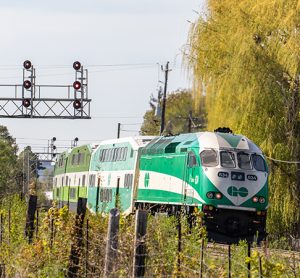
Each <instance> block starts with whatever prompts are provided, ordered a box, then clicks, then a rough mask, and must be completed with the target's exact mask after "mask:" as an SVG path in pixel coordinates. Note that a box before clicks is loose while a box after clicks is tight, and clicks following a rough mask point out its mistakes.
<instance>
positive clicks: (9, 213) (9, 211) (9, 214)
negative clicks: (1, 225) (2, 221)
mask: <svg viewBox="0 0 300 278" xmlns="http://www.w3.org/2000/svg"><path fill="white" fill-rule="evenodd" d="M10 225H11V210H10V205H9V208H8V244H10V229H11V227H10Z"/></svg>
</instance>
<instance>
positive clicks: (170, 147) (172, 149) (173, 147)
mask: <svg viewBox="0 0 300 278" xmlns="http://www.w3.org/2000/svg"><path fill="white" fill-rule="evenodd" d="M179 144H180V142H173V143H170V144H169V145H167V146H166V148H165V153H175V151H176V147H177V145H179Z"/></svg>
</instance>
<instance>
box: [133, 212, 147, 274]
mask: <svg viewBox="0 0 300 278" xmlns="http://www.w3.org/2000/svg"><path fill="white" fill-rule="evenodd" d="M147 218H148V212H147V211H145V210H137V211H136V214H135V239H134V254H133V277H134V278H135V277H143V276H144V275H145V270H146V267H145V259H146V241H145V236H146V232H147Z"/></svg>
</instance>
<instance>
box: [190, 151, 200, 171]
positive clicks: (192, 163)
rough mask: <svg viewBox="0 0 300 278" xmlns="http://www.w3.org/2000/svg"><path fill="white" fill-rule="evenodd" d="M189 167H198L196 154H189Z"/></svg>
mask: <svg viewBox="0 0 300 278" xmlns="http://www.w3.org/2000/svg"><path fill="white" fill-rule="evenodd" d="M188 166H189V167H190V168H193V167H196V166H198V163H197V159H196V156H195V154H194V153H193V152H190V153H189V158H188Z"/></svg>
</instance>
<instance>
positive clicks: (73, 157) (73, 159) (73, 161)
mask: <svg viewBox="0 0 300 278" xmlns="http://www.w3.org/2000/svg"><path fill="white" fill-rule="evenodd" d="M74 163H75V154H73V155H72V162H71V164H72V165H74Z"/></svg>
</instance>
